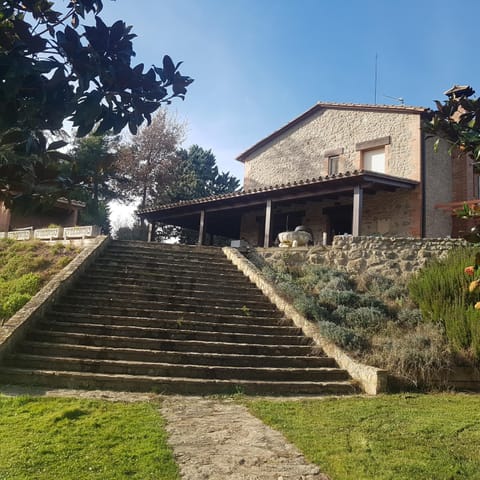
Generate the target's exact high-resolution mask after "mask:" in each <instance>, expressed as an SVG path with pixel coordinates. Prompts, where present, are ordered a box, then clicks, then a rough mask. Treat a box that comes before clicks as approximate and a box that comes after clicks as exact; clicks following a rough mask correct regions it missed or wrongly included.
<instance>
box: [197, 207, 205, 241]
mask: <svg viewBox="0 0 480 480" xmlns="http://www.w3.org/2000/svg"><path fill="white" fill-rule="evenodd" d="M204 240H205V210H202V211H201V212H200V226H199V228H198V245H203V243H204Z"/></svg>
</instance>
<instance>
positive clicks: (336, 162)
mask: <svg viewBox="0 0 480 480" xmlns="http://www.w3.org/2000/svg"><path fill="white" fill-rule="evenodd" d="M339 166H340V156H339V155H332V156H330V157H328V174H329V175H336V174H337V173H338V172H339Z"/></svg>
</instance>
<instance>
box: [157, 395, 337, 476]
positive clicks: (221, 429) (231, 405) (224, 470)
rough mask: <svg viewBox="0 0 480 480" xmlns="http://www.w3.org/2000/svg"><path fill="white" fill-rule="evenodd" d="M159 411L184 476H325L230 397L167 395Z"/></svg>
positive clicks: (278, 435)
mask: <svg viewBox="0 0 480 480" xmlns="http://www.w3.org/2000/svg"><path fill="white" fill-rule="evenodd" d="M161 411H162V414H163V416H164V418H165V419H166V421H167V431H168V433H169V442H170V445H171V446H172V448H173V450H174V452H175V459H176V461H177V463H178V465H179V466H180V471H181V474H182V479H183V480H207V479H208V480H227V479H229V480H328V477H327V476H325V475H323V474H322V473H320V470H319V468H318V467H317V466H315V465H312V464H309V463H307V461H306V460H305V458H304V457H303V455H302V454H301V453H300V452H299V451H298V450H297V449H296V448H295V447H293V446H292V445H291V444H289V443H288V442H287V441H286V440H285V438H284V437H283V436H282V435H281V434H280V433H279V432H277V431H275V430H272V429H271V428H269V427H267V426H266V425H264V424H263V423H262V422H261V421H260V420H258V419H257V418H255V417H254V416H253V415H251V414H250V413H249V412H248V410H247V409H246V408H245V407H244V406H242V405H238V404H236V403H235V402H233V401H232V400H230V399H228V398H227V399H215V398H203V397H179V396H178V397H177V396H176V397H167V398H166V399H165V400H164V402H163V404H162V409H161Z"/></svg>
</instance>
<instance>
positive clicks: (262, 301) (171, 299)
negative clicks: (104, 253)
mask: <svg viewBox="0 0 480 480" xmlns="http://www.w3.org/2000/svg"><path fill="white" fill-rule="evenodd" d="M71 293H75V294H77V295H78V294H79V293H81V294H82V295H83V294H85V295H89V296H95V294H97V295H100V296H102V297H104V296H106V297H110V298H112V296H117V297H118V295H119V292H118V291H117V290H108V289H107V287H106V288H104V289H100V290H98V289H90V288H88V287H87V288H75V290H74V292H71ZM122 293H124V292H122ZM179 293H181V292H179ZM186 293H190V292H186ZM128 295H129V299H131V298H132V297H136V298H138V299H139V300H138V301H145V302H152V301H155V300H142V299H141V298H140V297H157V298H158V300H157V301H158V302H162V303H163V302H165V303H168V304H171V303H175V304H176V303H177V302H176V301H175V300H176V299H179V303H180V304H182V302H183V303H184V304H187V305H188V304H190V303H191V302H198V301H202V302H207V303H206V305H209V304H210V303H213V302H219V303H220V305H218V306H223V305H221V304H224V303H225V304H230V305H231V304H232V303H243V305H245V306H247V307H248V308H252V309H253V308H256V306H265V307H266V306H269V307H271V308H272V309H274V307H273V305H272V304H271V303H270V302H269V301H268V300H267V299H266V298H265V297H260V298H259V299H258V300H248V299H246V298H245V299H243V298H241V299H237V298H228V297H227V298H225V297H224V298H215V297H213V296H212V297H204V296H194V295H181V294H180V295H175V294H174V293H173V292H172V293H171V294H164V293H161V292H158V293H143V292H135V291H131V292H128ZM222 295H223V292H222ZM119 300H121V299H119ZM180 300H181V301H180ZM249 305H250V306H249ZM232 308H233V307H232ZM240 308H241V307H240ZM265 309H266V308H265ZM265 309H264V310H265Z"/></svg>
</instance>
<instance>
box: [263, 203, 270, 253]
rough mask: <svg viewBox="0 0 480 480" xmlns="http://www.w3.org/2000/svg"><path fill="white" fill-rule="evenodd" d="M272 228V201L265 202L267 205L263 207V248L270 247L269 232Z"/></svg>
mask: <svg viewBox="0 0 480 480" xmlns="http://www.w3.org/2000/svg"><path fill="white" fill-rule="evenodd" d="M271 228H272V201H271V200H267V205H266V207H265V237H264V240H263V246H264V248H268V247H269V246H270V230H271Z"/></svg>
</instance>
